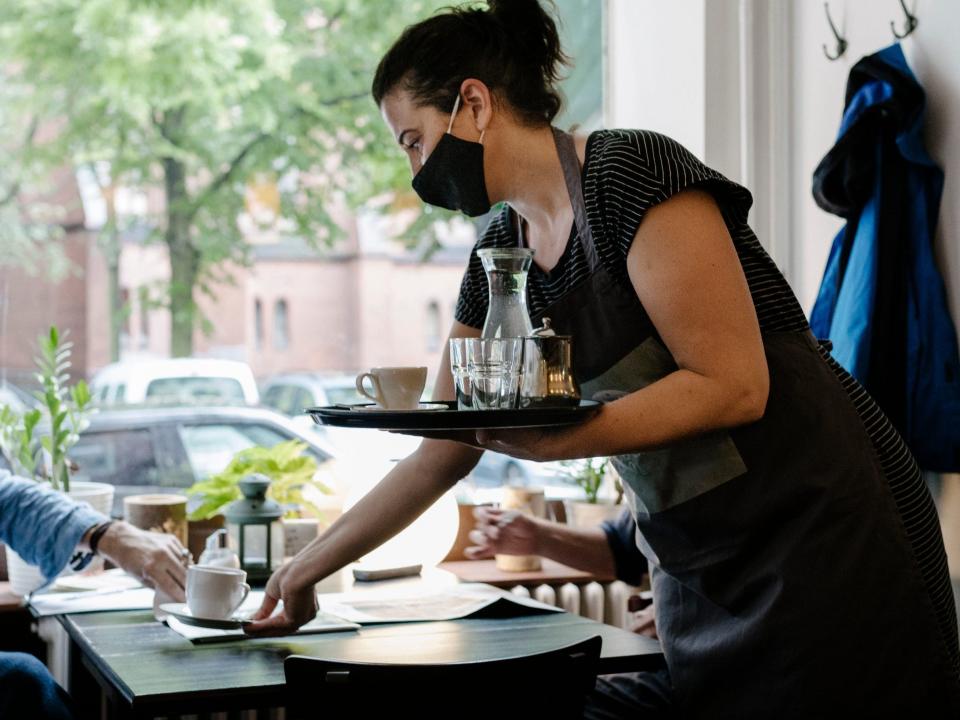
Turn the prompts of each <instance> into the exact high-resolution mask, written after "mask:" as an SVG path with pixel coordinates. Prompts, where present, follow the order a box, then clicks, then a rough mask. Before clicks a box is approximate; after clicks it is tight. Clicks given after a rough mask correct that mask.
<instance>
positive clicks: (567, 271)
mask: <svg viewBox="0 0 960 720" xmlns="http://www.w3.org/2000/svg"><path fill="white" fill-rule="evenodd" d="M691 188H698V189H702V190H706V191H708V192H710V193H711V194H712V195H713V196H714V197H715V198H716V200H717V203H718V205H719V206H720V209H721V211H722V213H723V217H724V220H725V222H726V224H727V228H728V230H729V231H730V235H731V237H732V238H733V242H734V245H735V246H736V250H737V254H738V255H739V257H740V263H741V265H742V266H743V270H744V273H745V275H746V277H747V284H748V285H749V286H750V292H751V294H752V296H753V302H754V305H755V307H756V310H757V316H758V318H759V320H760V328H761V330H763V331H764V332H776V331H801V330H805V329H806V328H807V320H806V317H805V316H804V314H803V310H802V309H801V307H800V304H799V303H798V302H797V300H796V297H795V296H794V294H793V291H792V290H791V289H790V287H789V285H787V282H786V281H785V280H784V278H783V275H781V273H780V271H779V270H778V269H777V267H776V265H775V264H774V263H773V261H772V260H771V259H770V256H769V255H767V253H766V252H765V251H764V249H763V247H762V246H761V245H760V242H759V241H758V240H757V236H756V235H755V234H754V233H753V231H752V230H751V229H750V226H749V225H747V212H748V211H749V209H750V206H751V205H752V203H753V198H752V197H751V196H750V193H749V191H747V190H746V189H745V188H743V187H741V186H740V185H737V184H736V183H734V182H731V181H730V180H727V179H726V178H725V177H723V176H722V175H721V174H720V173H718V172H716V171H714V170H711V169H710V168H708V167H707V166H706V165H704V164H703V163H702V162H700V161H699V160H697V158H696V157H694V156H693V155H692V154H691V153H690V152H689V151H687V150H686V149H685V148H684V147H682V146H681V145H680V144H678V143H677V142H675V141H673V140H671V139H670V138H668V137H665V136H664V135H660V134H658V133H654V132H645V131H640V130H600V131H597V132H594V133H593V134H591V135H590V137H589V138H588V140H587V148H586V157H585V159H584V169H583V194H584V201H585V203H586V207H587V220H588V222H589V223H590V229H591V230H592V231H593V238H594V243H595V245H596V248H597V255H598V256H599V258H600V262H601V263H602V264H603V266H604V268H605V269H606V270H607V272H609V273H610V274H611V275H612V276H613V277H615V278H618V279H622V280H625V281H626V279H627V265H626V258H627V253H628V252H629V251H630V246H631V245H632V243H633V239H634V237H635V236H636V234H637V228H639V227H640V222H641V221H642V220H643V216H644V214H645V213H646V212H647V210H649V209H650V208H651V207H653V206H654V205H657V204H658V203H661V202H663V201H664V200H666V199H667V198H669V197H671V196H672V195H675V194H676V193H678V192H680V191H681V190H687V189H691ZM575 232H576V231H574V233H575ZM570 240H571V241H570V242H568V243H567V246H566V249H565V250H564V253H563V255H562V256H561V258H560V260H559V262H558V263H557V265H556V267H554V268H553V269H552V270H551V271H550V272H549V273H546V272H544V271H542V270H540V269H539V268H538V267H537V266H536V265H534V266H533V268H532V269H531V272H530V276H529V278H528V280H527V302H528V308H529V311H530V314H531V315H532V316H536V315H539V314H540V312H542V311H543V310H544V309H545V308H546V307H548V306H549V305H551V304H553V302H555V301H556V300H558V299H559V298H560V297H562V296H564V295H565V294H566V293H568V292H569V291H570V290H572V289H573V288H574V287H576V286H577V285H579V284H580V283H581V282H582V281H583V280H585V279H586V277H587V276H588V275H589V273H590V269H589V267H588V265H587V258H586V256H585V254H584V251H583V247H582V246H581V244H580V243H579V242H577V241H575V240H574V236H571V238H570ZM517 244H518V234H517V231H516V228H515V226H514V223H513V221H512V219H511V211H510V208H509V207H504V208H503V209H502V210H501V211H500V212H499V213H498V214H497V215H496V216H495V217H494V218H493V220H491V222H490V225H489V226H488V227H487V229H486V232H484V234H483V237H482V238H481V239H480V240H479V242H477V245H476V247H475V248H474V251H473V253H471V255H470V264H469V266H468V268H467V271H466V273H465V274H464V277H463V282H462V284H461V287H460V297H459V300H458V302H457V311H456V318H457V320H458V321H460V322H461V323H463V324H464V325H468V326H470V327H474V328H479V327H481V326H482V325H483V321H484V319H485V317H486V314H487V303H488V297H487V278H486V275H485V274H484V271H483V266H482V264H481V262H480V259H479V258H478V257H477V253H476V251H477V250H479V249H482V248H488V247H505V246H515V245H517Z"/></svg>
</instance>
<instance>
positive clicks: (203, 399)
mask: <svg viewBox="0 0 960 720" xmlns="http://www.w3.org/2000/svg"><path fill="white" fill-rule="evenodd" d="M120 387H121V388H122V387H123V386H122V385H121V386H120ZM147 399H149V400H154V401H156V400H163V401H164V402H177V403H187V404H197V403H213V402H216V403H224V404H227V405H243V404H245V401H246V399H245V398H244V396H243V386H241V385H240V382H239V381H238V380H234V379H233V378H223V377H176V378H160V379H159V380H153V381H151V382H150V384H149V385H147Z"/></svg>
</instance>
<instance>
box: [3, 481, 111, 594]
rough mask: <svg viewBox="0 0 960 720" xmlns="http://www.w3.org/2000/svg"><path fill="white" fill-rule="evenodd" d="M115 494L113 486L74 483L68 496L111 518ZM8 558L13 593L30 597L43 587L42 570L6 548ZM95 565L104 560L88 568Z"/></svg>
mask: <svg viewBox="0 0 960 720" xmlns="http://www.w3.org/2000/svg"><path fill="white" fill-rule="evenodd" d="M113 493H114V487H113V485H108V484H107V483H98V482H84V481H74V482H72V483H70V492H68V493H67V496H68V497H69V498H71V499H72V500H76V501H78V502H85V503H88V504H89V505H90V507H92V508H93V509H94V510H96V511H97V512H100V513H103V514H104V515H107V516H109V515H110V509H111V508H112V507H113ZM6 556H7V575H8V576H9V579H10V589H11V590H13V592H15V593H16V594H17V595H28V594H30V593H31V592H33V591H34V590H36V589H37V588H39V587H40V586H41V585H43V581H44V577H43V574H42V573H41V572H40V568H38V567H36V566H35V565H31V564H29V563H28V562H27V561H26V560H24V559H23V558H22V557H20V556H19V555H18V554H17V553H16V551H14V550H12V549H11V548H10V547H7V548H6ZM94 563H99V566H100V567H102V565H103V560H101V559H100V558H94V561H93V563H91V565H89V566H88V568H90V569H96V567H97V565H95V564H94Z"/></svg>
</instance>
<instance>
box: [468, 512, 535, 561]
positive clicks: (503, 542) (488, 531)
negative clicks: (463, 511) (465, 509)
mask: <svg viewBox="0 0 960 720" xmlns="http://www.w3.org/2000/svg"><path fill="white" fill-rule="evenodd" d="M473 516H474V518H476V520H477V525H476V527H475V528H474V529H473V530H471V531H470V541H471V542H473V543H474V545H473V546H471V547H468V548H467V549H466V550H465V551H464V552H465V554H466V556H467V557H468V558H470V559H471V560H481V559H483V558H491V557H493V556H494V555H497V554H503V555H537V554H539V550H540V538H539V534H540V527H539V525H538V524H537V521H536V520H534V519H533V518H531V517H529V516H528V515H524V514H523V513H520V512H517V511H516V510H498V509H495V508H485V507H478V508H477V509H476V510H474V511H473Z"/></svg>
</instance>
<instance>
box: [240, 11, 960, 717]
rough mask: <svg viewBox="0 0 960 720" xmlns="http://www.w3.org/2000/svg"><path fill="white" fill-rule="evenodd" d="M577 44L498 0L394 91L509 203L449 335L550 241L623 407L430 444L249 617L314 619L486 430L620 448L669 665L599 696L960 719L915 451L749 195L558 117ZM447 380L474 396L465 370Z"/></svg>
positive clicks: (541, 19)
mask: <svg viewBox="0 0 960 720" xmlns="http://www.w3.org/2000/svg"><path fill="white" fill-rule="evenodd" d="M565 61H566V58H565V56H564V55H563V52H562V50H561V47H560V42H559V37H558V34H557V29H556V26H555V23H554V21H553V20H552V19H551V17H550V16H549V15H548V14H547V13H546V12H545V11H544V9H543V8H542V7H541V5H540V4H539V3H538V2H537V1H536V0H489V1H488V9H477V8H476V7H475V6H474V7H464V8H452V9H448V10H445V11H443V12H442V13H440V14H437V15H435V16H433V17H431V18H429V19H427V20H424V21H422V22H420V23H419V24H417V25H413V26H411V27H409V28H407V29H406V30H405V31H404V33H403V34H402V35H401V36H400V38H399V39H398V40H397V41H396V42H395V44H394V45H393V47H392V48H390V50H389V52H387V54H386V55H385V56H384V58H383V59H382V61H381V62H380V66H379V67H378V69H377V73H376V77H375V78H374V81H373V96H374V99H375V100H376V102H377V103H378V105H379V106H380V108H381V111H382V113H383V116H384V118H385V120H386V122H387V125H388V126H389V127H390V130H391V131H392V132H393V135H394V137H395V138H396V139H397V142H398V143H399V144H400V146H401V148H402V149H403V151H404V152H405V153H406V154H407V156H408V158H409V161H410V166H411V169H412V171H413V175H414V179H413V187H414V189H415V190H416V191H417V193H418V194H419V195H420V197H421V198H422V199H423V200H424V201H425V202H427V203H430V204H433V205H438V206H441V207H446V208H449V209H454V210H459V211H461V212H463V213H465V214H467V215H470V216H478V215H482V214H483V213H486V212H487V211H488V210H489V209H490V207H491V205H492V204H493V203H498V202H505V203H506V204H505V205H504V208H503V210H502V211H500V212H499V213H498V214H497V215H496V216H495V217H494V219H493V220H492V222H491V223H490V225H489V227H488V228H487V230H486V232H485V233H484V234H483V237H482V238H481V239H480V240H479V242H478V243H477V246H476V248H475V249H474V252H473V254H472V256H471V258H470V264H469V266H468V268H467V270H466V273H465V275H464V278H463V283H462V286H461V290H460V298H459V301H458V304H457V311H456V321H455V322H454V325H453V328H452V329H451V332H450V335H451V337H459V336H466V337H476V336H478V335H479V334H480V333H479V329H478V328H480V327H481V326H482V325H483V321H484V318H485V315H486V311H487V307H486V305H487V283H486V277H485V274H484V272H483V269H482V267H481V263H480V261H479V259H478V258H477V254H476V250H477V249H481V248H488V247H510V246H516V245H517V244H518V243H521V244H524V245H526V246H529V247H530V248H533V249H534V250H535V251H536V255H535V258H534V267H533V268H532V270H531V272H530V276H529V279H528V286H527V287H528V307H529V308H530V312H531V316H532V320H533V323H534V325H537V324H539V322H540V320H541V319H542V318H543V317H544V316H547V317H550V318H551V319H552V320H553V324H554V327H555V328H556V329H557V330H558V331H560V332H562V333H565V334H572V335H573V336H574V337H575V348H576V350H575V351H576V356H575V358H574V364H575V371H576V373H577V378H578V380H579V382H580V385H581V387H582V389H583V391H584V395H585V396H586V397H591V396H596V395H597V394H600V393H602V396H603V397H605V398H617V399H615V400H614V401H612V402H609V403H607V404H606V405H604V406H603V408H602V410H601V412H600V413H599V414H597V415H596V416H595V417H594V418H593V419H591V420H590V421H588V422H586V423H584V424H582V425H578V426H575V427H571V428H566V429H562V430H552V431H539V430H538V431H524V432H517V431H510V432H509V433H488V434H482V435H479V436H470V437H469V438H466V439H465V440H466V442H456V441H452V440H436V439H428V440H425V441H424V442H423V443H422V445H421V446H420V448H419V449H418V450H417V451H416V452H415V453H414V454H413V455H411V456H410V457H408V458H407V459H405V460H404V461H403V462H401V463H399V464H398V465H397V466H396V468H395V469H394V470H393V471H391V472H390V473H389V474H388V475H387V476H386V478H384V480H383V481H381V483H380V484H379V485H378V487H377V488H376V489H375V490H373V491H372V492H371V493H370V494H369V495H368V496H367V497H365V498H364V499H363V500H362V501H361V502H359V503H358V504H357V505H356V506H355V507H354V508H353V509H352V510H350V511H349V512H347V513H346V514H345V515H344V516H343V517H342V518H341V519H340V520H338V521H337V522H336V523H335V524H334V525H333V526H332V527H331V528H330V529H329V530H328V531H327V532H325V533H324V534H323V535H322V536H321V537H319V538H318V539H317V540H316V541H315V542H313V543H312V544H311V545H310V546H309V547H308V548H306V549H305V550H304V551H303V552H301V553H300V554H299V555H298V556H297V557H296V558H294V560H293V561H292V562H290V563H289V564H288V565H287V566H285V567H284V568H282V569H281V570H279V571H278V572H277V573H276V574H275V575H274V576H273V577H272V578H271V580H270V583H269V585H268V586H267V599H266V600H265V602H264V606H263V607H262V608H261V611H260V617H263V618H266V617H267V616H268V615H269V614H270V612H271V611H273V610H274V608H275V606H276V604H277V601H278V600H280V599H282V600H283V601H284V606H283V611H282V612H281V613H279V614H278V615H276V616H274V617H272V618H269V619H265V620H262V621H261V622H259V623H257V624H255V625H254V626H253V627H252V628H251V632H252V633H254V634H283V633H287V632H289V631H291V630H293V629H294V628H296V627H298V626H299V625H301V624H302V623H304V622H305V621H307V620H308V619H310V618H311V617H312V616H313V613H314V612H315V609H316V599H315V596H314V594H313V585H314V583H316V582H317V581H319V580H320V579H321V578H323V577H325V576H326V575H329V574H330V573H332V572H334V571H335V570H337V569H338V568H340V567H342V566H343V565H345V564H346V563H348V562H350V561H353V560H354V559H356V558H357V557H360V556H362V555H363V554H365V553H367V552H368V551H370V550H372V549H373V548H374V547H376V546H377V545H379V544H380V543H382V542H384V541H385V540H387V539H388V538H389V537H391V536H392V535H394V534H395V533H397V532H398V531H399V530H401V529H402V528H403V527H405V526H406V525H407V524H409V523H410V522H411V521H412V520H413V519H414V518H416V517H417V515H419V514H420V513H421V512H423V511H424V510H425V509H426V508H427V507H428V506H429V505H430V504H432V503H433V502H434V501H435V500H436V499H437V498H438V497H439V496H440V495H441V494H442V493H443V492H445V491H446V490H447V489H448V488H450V487H451V486H452V485H453V484H454V483H456V482H457V480H459V479H460V478H462V477H463V476H465V475H466V474H467V473H468V472H469V471H470V470H471V468H473V466H474V465H475V464H476V462H477V460H478V459H479V457H480V454H481V452H482V449H483V448H489V449H493V450H497V451H499V452H505V453H508V454H510V455H513V456H516V457H521V458H530V459H533V460H541V461H545V460H558V459H566V458H582V457H591V456H598V455H609V456H613V458H614V463H615V465H616V467H617V470H618V471H619V473H620V475H621V476H622V478H623V480H624V483H625V487H626V492H627V496H628V499H629V501H630V506H631V509H632V511H633V514H634V517H635V519H636V523H637V528H638V533H637V543H638V545H639V548H640V550H641V551H642V552H643V553H644V555H645V556H646V557H647V559H648V561H649V565H650V568H651V578H652V585H653V592H654V596H655V600H656V607H657V628H658V631H659V634H660V638H661V641H662V643H663V650H664V655H665V658H666V666H667V669H666V671H664V672H661V673H648V674H640V675H633V676H630V677H629V678H627V677H610V678H602V679H601V681H600V682H599V683H598V687H597V692H596V693H595V696H594V697H593V698H591V701H590V702H591V707H590V709H589V714H591V715H592V716H594V717H628V716H639V717H662V716H666V715H671V716H672V715H674V714H677V713H679V714H680V715H683V716H690V717H711V718H714V717H735V718H753V717H756V718H770V717H777V718H794V717H795V718H812V717H824V716H831V717H832V716H845V717H879V716H884V717H886V716H890V715H895V716H902V717H923V718H939V717H950V718H956V717H960V704H958V697H960V680H958V672H960V665H958V657H960V653H958V647H957V621H956V614H955V611H954V604H953V596H952V594H951V589H950V584H949V578H948V575H947V569H946V560H945V553H944V549H943V541H942V538H941V536H940V531H939V525H938V523H937V516H936V511H935V509H934V505H933V503H932V501H931V498H930V496H929V494H928V492H927V490H926V488H925V485H924V483H923V482H922V481H921V477H920V472H919V470H918V468H917V465H916V463H915V462H914V460H913V458H912V456H911V455H910V452H909V450H908V449H907V448H906V446H905V445H904V443H903V441H902V440H901V439H900V437H899V436H898V435H897V433H896V431H895V430H894V429H893V427H892V426H891V425H890V423H889V422H888V421H887V419H886V418H885V417H884V416H883V414H882V413H881V411H880V410H879V408H878V407H877V406H876V405H875V404H874V402H873V400H872V399H871V398H870V397H869V396H868V395H867V394H866V393H865V392H864V390H863V389H862V388H861V387H860V386H859V385H858V384H857V382H856V381H855V380H854V379H853V378H852V377H851V376H850V375H848V374H847V373H846V372H845V371H844V370H843V369H842V368H841V367H839V366H838V365H837V364H836V363H835V362H834V361H833V360H832V359H831V357H830V355H829V354H828V353H827V351H826V350H824V349H823V347H822V346H821V345H819V344H818V343H817V341H816V340H815V339H814V338H813V336H812V335H811V333H810V331H809V328H808V325H807V321H806V319H805V317H804V314H803V311H802V310H801V308H800V305H799V304H798V302H797V300H796V298H795V297H794V295H793V293H792V291H791V290H790V288H789V286H788V285H787V283H786V281H785V280H784V279H783V277H782V276H781V274H780V273H779V272H778V270H777V268H776V266H775V265H774V263H773V262H772V261H771V260H770V258H769V257H768V256H767V254H766V253H765V252H764V250H763V248H762V247H761V245H760V243H759V242H758V240H757V238H756V236H755V235H754V233H753V231H752V230H751V229H750V227H749V226H748V225H747V213H748V210H749V209H750V205H751V203H752V198H751V196H750V193H749V192H748V191H747V190H746V189H744V188H743V187H741V186H739V185H737V184H735V183H733V182H731V181H729V180H727V179H726V178H724V177H723V176H722V175H720V174H719V173H717V172H715V171H713V170H711V169H710V168H707V167H705V166H704V165H703V164H702V163H701V162H700V161H698V160H697V159H696V158H695V157H694V156H693V155H691V154H690V153H689V152H687V151H686V150H685V149H684V148H683V147H681V146H680V145H679V144H677V143H676V142H674V141H673V140H671V139H669V138H667V137H665V136H663V135H659V134H657V133H653V132H648V131H639V130H601V131H596V132H594V133H591V134H590V135H589V136H587V137H580V136H577V137H574V136H571V135H569V134H567V133H565V132H563V131H560V130H558V129H556V128H554V127H552V126H551V122H552V120H553V118H554V117H555V116H556V114H557V112H558V111H559V109H560V104H561V100H560V97H559V95H558V93H557V90H556V88H555V83H556V81H557V79H558V77H559V75H560V70H561V66H562V65H563V63H564V62H565ZM443 367H447V361H446V358H444V361H443ZM437 395H438V397H445V398H452V397H453V387H452V384H451V379H450V375H449V373H445V372H440V373H439V379H438V381H437ZM458 439H460V440H464V438H458ZM468 443H469V444H468Z"/></svg>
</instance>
